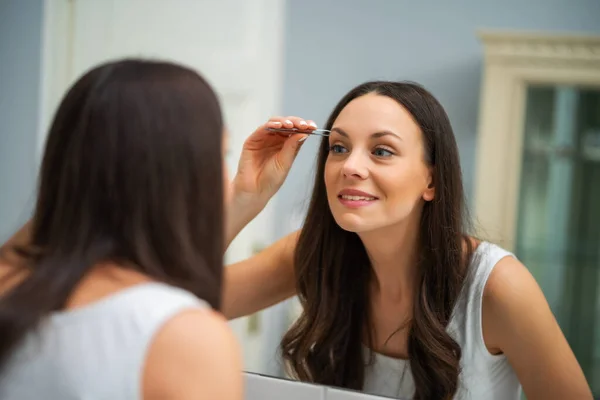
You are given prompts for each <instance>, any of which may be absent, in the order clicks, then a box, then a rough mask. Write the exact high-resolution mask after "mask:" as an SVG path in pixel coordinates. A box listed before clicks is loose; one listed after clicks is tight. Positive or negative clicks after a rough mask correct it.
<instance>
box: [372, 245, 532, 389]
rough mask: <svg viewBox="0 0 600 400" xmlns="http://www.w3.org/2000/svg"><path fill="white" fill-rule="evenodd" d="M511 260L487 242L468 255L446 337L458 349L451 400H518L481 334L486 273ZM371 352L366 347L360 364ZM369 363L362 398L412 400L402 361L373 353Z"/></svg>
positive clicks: (510, 374)
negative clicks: (467, 268) (465, 274)
mask: <svg viewBox="0 0 600 400" xmlns="http://www.w3.org/2000/svg"><path fill="white" fill-rule="evenodd" d="M506 256H512V257H514V255H513V254H511V253H509V252H508V251H506V250H504V249H502V248H500V247H498V246H496V245H494V244H491V243H488V242H482V243H480V244H479V246H478V247H477V249H476V250H475V252H474V254H473V260H472V262H471V266H470V273H469V276H468V277H467V279H466V281H465V286H464V288H463V291H462V294H461V295H460V297H459V299H458V301H457V304H456V307H455V309H454V313H453V315H452V318H451V320H450V324H449V325H448V328H447V329H446V330H447V332H448V333H449V334H450V336H452V337H453V338H454V340H456V341H457V342H458V344H459V345H460V347H461V349H462V358H461V362H460V365H461V368H462V372H461V374H460V376H459V389H458V392H457V394H456V396H455V397H454V399H455V400H481V399H486V400H519V399H520V396H521V385H520V383H519V380H518V379H517V376H516V374H515V372H514V370H513V369H512V367H511V366H510V364H509V363H508V360H507V359H506V357H505V356H504V355H492V354H490V352H489V351H488V350H487V347H486V346H485V343H484V340H483V333H482V329H481V326H482V324H481V304H482V296H483V289H484V287H485V284H486V282H487V280H488V277H489V276H490V272H492V269H493V268H494V266H495V265H496V264H497V263H498V261H500V259H502V258H504V257H506ZM370 353H371V352H370V350H369V349H367V348H366V347H365V359H366V360H367V361H368V360H369V355H370ZM373 355H374V362H373V364H371V365H367V366H366V369H365V384H364V389H363V391H364V392H365V393H372V394H377V395H380V396H389V397H393V398H401V399H412V397H413V395H414V391H415V384H414V381H413V377H412V374H411V371H410V365H409V362H408V361H407V360H400V359H395V358H391V357H386V356H384V355H382V354H378V353H373Z"/></svg>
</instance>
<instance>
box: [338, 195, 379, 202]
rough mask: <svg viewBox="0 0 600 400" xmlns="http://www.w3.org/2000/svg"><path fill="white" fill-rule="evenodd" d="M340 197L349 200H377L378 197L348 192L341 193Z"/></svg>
mask: <svg viewBox="0 0 600 400" xmlns="http://www.w3.org/2000/svg"><path fill="white" fill-rule="evenodd" d="M338 198H340V199H342V200H347V201H373V200H377V197H369V196H352V195H348V194H341V195H339V196H338Z"/></svg>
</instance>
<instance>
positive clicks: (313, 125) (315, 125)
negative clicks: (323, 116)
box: [309, 122, 317, 128]
mask: <svg viewBox="0 0 600 400" xmlns="http://www.w3.org/2000/svg"><path fill="white" fill-rule="evenodd" d="M309 125H310V126H312V127H313V128H316V127H317V124H315V123H314V122H311V123H310V124H309Z"/></svg>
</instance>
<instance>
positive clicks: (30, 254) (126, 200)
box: [0, 60, 310, 400]
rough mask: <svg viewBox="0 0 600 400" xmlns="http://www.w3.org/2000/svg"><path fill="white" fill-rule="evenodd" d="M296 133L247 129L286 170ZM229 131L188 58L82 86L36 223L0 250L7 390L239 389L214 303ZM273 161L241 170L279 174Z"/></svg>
mask: <svg viewBox="0 0 600 400" xmlns="http://www.w3.org/2000/svg"><path fill="white" fill-rule="evenodd" d="M309 129H310V128H309ZM301 137H302V135H299V136H295V137H293V138H289V139H288V138H283V137H279V136H277V137H275V136H271V135H267V132H266V131H265V130H264V127H262V128H261V129H259V130H257V132H256V133H255V134H254V136H253V138H254V140H258V141H259V142H261V143H268V144H269V146H270V151H271V153H265V154H266V155H267V156H268V157H271V155H272V154H273V152H274V153H275V154H276V155H277V159H278V161H279V162H278V164H277V168H284V169H289V166H290V165H291V163H292V161H293V158H294V156H295V152H296V148H297V147H298V140H300V139H301ZM223 138H224V137H223V122H222V116H221V110H220V106H219V102H218V100H217V97H216V96H215V94H214V92H213V90H212V89H211V87H210V86H209V85H208V84H207V83H206V82H205V81H204V80H203V79H202V78H201V77H200V76H199V75H198V74H197V73H195V72H193V71H191V70H189V69H186V68H183V67H180V66H177V65H173V64H170V63H164V62H153V61H141V60H124V61H119V62H113V63H108V64H105V65H101V66H99V67H97V68H94V69H92V70H91V71H89V72H88V73H86V74H85V75H84V76H83V77H82V78H81V79H79V80H78V81H77V82H76V83H75V85H74V86H73V87H72V89H71V90H70V91H69V92H68V93H67V95H66V97H65V98H64V100H63V101H62V103H61V105H60V107H59V109H58V112H57V114H56V116H55V119H54V121H53V125H52V128H51V130H50V133H49V136H48V141H47V144H46V148H45V153H44V158H43V163H42V166H41V171H40V186H39V193H38V199H37V205H36V208H35V213H34V217H33V218H32V222H30V223H29V224H28V225H27V226H26V227H25V228H24V229H22V231H21V232H20V233H19V234H18V235H16V236H15V237H14V238H13V239H12V240H11V241H9V243H7V244H6V245H5V246H4V247H3V248H2V252H1V256H2V257H1V258H0V368H1V371H0V398H2V399H7V400H9V399H15V400H16V399H19V400H26V399H67V398H69V399H75V398H77V399H82V398H86V399H107V400H108V399H110V400H117V399H178V400H184V399H201V398H202V399H223V400H241V399H242V376H241V373H240V372H241V368H242V367H241V360H240V353H239V350H238V345H237V343H236V341H235V340H234V336H233V334H232V333H231V331H230V330H229V327H228V326H227V322H226V320H225V319H224V318H222V317H221V316H220V314H217V313H216V311H218V310H219V309H220V304H221V282H222V267H223V265H222V255H223V248H224V236H225V233H224V225H223V222H224V221H223V217H224V215H223V214H224V213H223V202H224V201H223V192H224V184H223V183H224V179H225V178H226V171H225V170H224V167H223V158H222V148H223V145H222V142H223ZM261 138H262V139H261ZM274 164H275V160H272V159H270V158H269V159H267V162H264V163H262V164H260V165H253V166H247V167H246V170H247V171H250V172H251V173H253V174H254V175H255V176H257V177H262V178H261V179H267V180H272V179H273V175H272V174H273V172H272V171H275V170H276V169H274V168H273V165H274ZM277 176H280V174H279V173H278V175H277ZM256 182H259V183H260V182H261V180H260V179H259V180H258V181H256ZM242 187H243V185H242ZM235 198H236V199H239V198H240V197H239V196H236V197H235ZM253 198H254V199H257V198H260V197H259V196H253ZM233 220H235V217H234V218H233ZM228 230H229V229H228ZM229 239H231V238H229ZM212 309H214V310H215V311H213V310H212Z"/></svg>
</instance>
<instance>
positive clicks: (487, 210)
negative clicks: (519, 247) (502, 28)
mask: <svg viewBox="0 0 600 400" xmlns="http://www.w3.org/2000/svg"><path fill="white" fill-rule="evenodd" d="M479 37H480V38H481V40H482V42H483V45H484V53H485V71H484V74H483V84H482V92H481V107H480V120H479V129H478V142H477V143H478V146H477V154H476V162H475V166H476V170H475V191H474V202H473V204H474V216H475V220H476V226H477V228H478V231H479V232H477V233H478V234H479V235H481V236H482V237H483V238H485V239H488V240H491V241H494V242H496V243H499V244H500V245H502V246H503V247H505V248H506V249H508V250H514V245H515V233H516V229H517V218H518V201H519V187H520V176H521V165H522V160H521V156H522V146H523V134H524V132H523V129H524V117H525V101H526V97H525V95H526V88H527V86H528V85H529V84H532V83H535V84H552V85H559V84H564V85H578V86H594V87H596V86H597V87H600V37H590V36H574V35H571V36H561V35H544V34H539V33H535V34H532V33H518V32H507V33H502V32H482V33H480V34H479Z"/></svg>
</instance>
